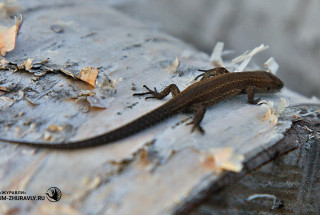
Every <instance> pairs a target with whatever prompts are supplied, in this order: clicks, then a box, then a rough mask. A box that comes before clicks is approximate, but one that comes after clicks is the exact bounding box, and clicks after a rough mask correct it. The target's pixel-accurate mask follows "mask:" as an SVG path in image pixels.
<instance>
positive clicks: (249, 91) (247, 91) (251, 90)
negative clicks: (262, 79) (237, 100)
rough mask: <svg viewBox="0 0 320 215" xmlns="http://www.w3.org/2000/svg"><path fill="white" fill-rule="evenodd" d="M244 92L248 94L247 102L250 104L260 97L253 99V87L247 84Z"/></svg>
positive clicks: (257, 100)
mask: <svg viewBox="0 0 320 215" xmlns="http://www.w3.org/2000/svg"><path fill="white" fill-rule="evenodd" d="M245 92H246V93H247V94H248V102H249V103H250V104H257V103H258V102H259V101H260V100H261V98H258V99H254V94H255V87H254V86H249V87H247V88H246V89H245Z"/></svg>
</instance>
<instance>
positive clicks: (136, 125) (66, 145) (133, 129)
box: [0, 104, 175, 150]
mask: <svg viewBox="0 0 320 215" xmlns="http://www.w3.org/2000/svg"><path fill="white" fill-rule="evenodd" d="M169 110H171V109H170V108H168V107H167V106H166V104H165V105H163V106H160V107H159V108H157V109H155V110H153V111H151V112H149V113H147V114H145V115H143V116H141V117H139V118H137V119H135V120H134V121H132V122H129V123H128V124H126V125H124V126H121V127H119V128H117V129H115V130H112V131H110V132H107V133H104V134H101V135H99V136H96V137H93V138H90V139H84V140H79V141H73V142H50V143H46V142H31V141H23V140H9V139H4V138H0V141H1V142H9V143H17V144H21V145H26V146H31V147H40V148H50V149H62V150H72V149H83V148H90V147H95V146H100V145H104V144H108V143H112V142H114V141H117V140H120V139H123V138H125V137H128V136H130V135H133V134H135V133H138V132H139V131H141V130H143V129H146V128H148V127H151V126H153V125H154V124H156V123H159V122H161V121H163V120H165V119H166V118H168V117H170V116H171V115H174V114H175V112H173V111H169Z"/></svg>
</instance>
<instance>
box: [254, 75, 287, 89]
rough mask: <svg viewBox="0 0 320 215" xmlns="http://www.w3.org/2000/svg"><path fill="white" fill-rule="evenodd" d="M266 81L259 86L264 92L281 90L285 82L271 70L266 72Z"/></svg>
mask: <svg viewBox="0 0 320 215" xmlns="http://www.w3.org/2000/svg"><path fill="white" fill-rule="evenodd" d="M264 75H265V77H264V83H263V84H262V85H261V86H257V91H260V92H262V93H275V92H279V91H280V90H281V89H282V88H283V86H284V83H283V81H281V80H280V79H279V78H278V77H277V76H275V75H274V74H272V73H271V72H264Z"/></svg>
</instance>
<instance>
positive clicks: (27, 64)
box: [18, 58, 34, 71]
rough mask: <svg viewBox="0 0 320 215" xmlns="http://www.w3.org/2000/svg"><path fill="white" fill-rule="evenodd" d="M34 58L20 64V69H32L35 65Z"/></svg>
mask: <svg viewBox="0 0 320 215" xmlns="http://www.w3.org/2000/svg"><path fill="white" fill-rule="evenodd" d="M33 61H34V59H33V58H28V59H27V60H25V61H24V62H23V63H22V64H20V65H18V69H20V70H21V69H24V70H26V71H30V69H31V68H32V66H33Z"/></svg>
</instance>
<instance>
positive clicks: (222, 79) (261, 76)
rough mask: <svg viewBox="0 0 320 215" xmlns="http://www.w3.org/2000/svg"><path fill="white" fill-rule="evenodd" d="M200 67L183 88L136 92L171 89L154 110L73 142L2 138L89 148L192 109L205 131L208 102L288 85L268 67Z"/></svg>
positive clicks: (150, 92)
mask: <svg viewBox="0 0 320 215" xmlns="http://www.w3.org/2000/svg"><path fill="white" fill-rule="evenodd" d="M199 71H200V72H203V73H202V74H200V75H198V76H197V77H196V78H195V80H197V79H198V78H200V77H201V79H200V81H198V82H195V83H193V84H191V85H190V86H189V87H187V88H186V89H185V90H183V91H181V92H180V90H179V88H178V87H177V86H176V85H175V84H170V85H169V86H167V87H165V88H164V90H162V91H161V92H158V91H157V89H156V88H154V90H151V89H149V88H148V87H147V86H146V85H143V87H144V88H145V89H146V90H147V92H143V93H135V94H133V96H145V95H150V96H148V97H146V98H145V99H150V98H153V99H163V98H165V97H166V96H167V95H169V94H170V93H171V94H172V98H171V99H170V100H168V101H167V102H166V103H164V104H163V105H161V106H160V107H158V108H156V109H154V110H152V111H151V112H148V113H146V114H144V115H142V116H141V117H139V118H137V119H135V120H133V121H131V122H129V123H127V124H125V125H123V126H121V127H119V128H116V129H114V130H111V131H109V132H106V133H103V134H101V135H98V136H96V137H93V138H89V139H84V140H79V141H73V142H72V141H70V142H49V143H46V142H31V141H23V140H10V139H3V138H0V141H3V142H9V143H17V144H22V145H27V146H33V147H41V148H51V149H68V150H72V149H81V148H89V147H95V146H99V145H104V144H107V143H113V142H115V141H117V140H120V139H124V138H126V137H128V136H130V135H133V134H135V133H137V132H139V131H142V130H144V129H147V128H149V127H151V126H153V125H155V124H157V123H159V122H161V121H163V120H165V119H167V118H169V117H172V116H173V115H176V114H178V113H188V112H193V114H194V116H193V119H192V122H190V123H188V124H193V127H192V132H193V131H194V130H195V129H197V130H199V131H200V132H201V133H204V129H203V128H202V127H201V126H200V123H201V121H202V119H203V117H204V114H205V112H206V108H207V107H208V106H211V105H214V104H216V103H218V102H221V101H224V100H226V99H228V98H231V97H234V96H237V95H240V94H247V97H248V102H249V103H250V104H257V103H258V101H259V100H260V98H259V99H254V95H255V93H276V92H279V91H280V90H281V89H282V88H283V86H284V83H283V82H282V81H281V80H280V79H279V78H278V77H276V76H275V75H274V74H272V73H271V72H267V71H243V72H229V71H228V70H227V69H226V68H224V67H217V68H213V69H209V70H199Z"/></svg>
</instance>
